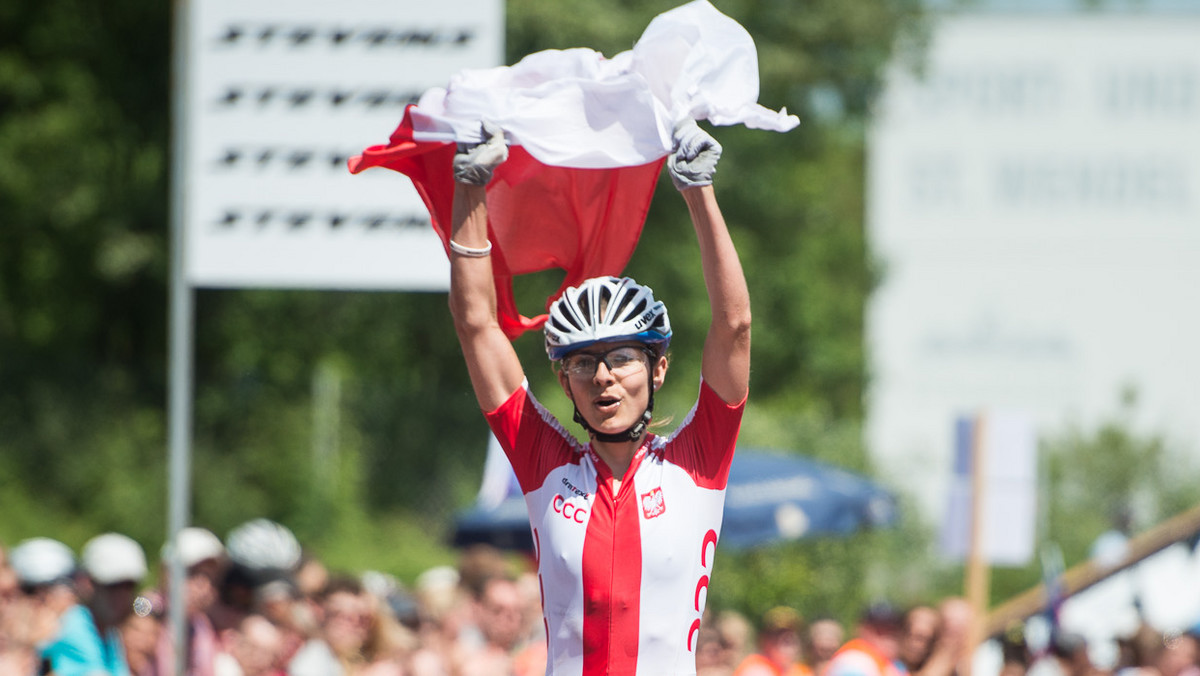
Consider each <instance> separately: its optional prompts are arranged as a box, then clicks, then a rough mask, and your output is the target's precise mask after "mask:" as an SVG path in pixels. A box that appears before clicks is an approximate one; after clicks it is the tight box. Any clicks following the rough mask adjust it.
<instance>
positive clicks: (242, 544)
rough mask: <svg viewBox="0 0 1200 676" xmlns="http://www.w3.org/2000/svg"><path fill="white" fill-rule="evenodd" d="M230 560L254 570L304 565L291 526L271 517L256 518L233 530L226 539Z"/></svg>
mask: <svg viewBox="0 0 1200 676" xmlns="http://www.w3.org/2000/svg"><path fill="white" fill-rule="evenodd" d="M225 550H226V552H228V554H229V558H230V560H232V561H233V562H234V563H236V564H238V565H241V566H244V567H246V568H249V569H251V570H258V571H264V570H284V571H291V570H295V569H296V567H297V566H298V565H300V543H299V541H297V540H296V536H295V535H294V534H292V531H290V530H288V528H287V526H284V525H283V524H279V523H275V522H274V521H271V520H270V519H254V520H253V521H247V522H246V523H243V524H242V525H240V526H238V527H237V528H234V529H233V530H232V531H230V533H229V536H228V537H226V538H225Z"/></svg>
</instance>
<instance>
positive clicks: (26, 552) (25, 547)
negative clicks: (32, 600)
mask: <svg viewBox="0 0 1200 676" xmlns="http://www.w3.org/2000/svg"><path fill="white" fill-rule="evenodd" d="M8 558H9V565H11V566H12V569H13V572H15V573H16V575H17V581H18V582H19V583H20V584H21V585H22V586H25V587H42V586H49V585H52V584H57V583H63V582H69V581H70V580H71V576H73V575H74V574H75V565H76V564H75V553H74V552H72V551H71V548H70V547H68V546H66V545H65V544H63V543H61V542H59V541H58V540H51V539H50V538H31V539H29V540H25V541H24V542H21V543H20V544H18V545H17V546H16V547H13V548H12V551H11V552H9V555H8Z"/></svg>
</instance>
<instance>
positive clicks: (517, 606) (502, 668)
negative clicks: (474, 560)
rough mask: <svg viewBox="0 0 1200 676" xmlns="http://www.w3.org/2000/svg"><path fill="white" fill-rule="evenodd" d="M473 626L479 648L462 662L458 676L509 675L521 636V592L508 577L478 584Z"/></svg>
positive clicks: (522, 625) (522, 631) (522, 623)
mask: <svg viewBox="0 0 1200 676" xmlns="http://www.w3.org/2000/svg"><path fill="white" fill-rule="evenodd" d="M474 608H475V617H476V626H477V627H478V628H479V631H480V632H481V634H482V637H483V645H482V646H479V647H478V648H476V649H475V650H472V651H470V652H469V653H468V654H467V655H466V656H465V657H464V658H463V662H462V665H461V669H460V673H461V674H462V676H493V675H498V676H503V675H505V674H511V673H513V656H514V654H515V653H516V650H517V648H518V645H519V644H520V641H521V638H522V636H523V633H524V628H525V626H524V625H525V623H524V617H523V612H522V611H523V610H524V608H523V606H522V603H521V592H520V590H519V589H518V588H517V585H516V583H515V582H513V581H512V580H511V579H509V578H508V577H493V578H491V579H490V580H488V581H487V582H484V583H482V588H481V589H480V593H479V596H478V598H477V599H476V601H475V604H474Z"/></svg>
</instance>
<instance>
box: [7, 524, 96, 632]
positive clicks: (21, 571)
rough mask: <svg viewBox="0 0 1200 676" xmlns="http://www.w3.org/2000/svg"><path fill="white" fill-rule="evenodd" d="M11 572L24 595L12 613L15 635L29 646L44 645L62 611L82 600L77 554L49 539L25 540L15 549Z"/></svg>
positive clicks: (56, 628)
mask: <svg viewBox="0 0 1200 676" xmlns="http://www.w3.org/2000/svg"><path fill="white" fill-rule="evenodd" d="M12 571H13V574H14V577H15V581H16V582H17V584H18V585H19V590H20V592H21V595H22V599H21V602H19V603H18V607H19V608H20V610H14V614H13V622H14V624H15V625H18V626H15V627H14V629H15V630H16V632H17V633H16V634H15V635H16V636H19V637H20V640H21V642H22V643H25V644H26V645H29V646H37V645H41V644H43V643H45V642H46V641H49V640H50V639H51V638H53V637H54V635H55V634H56V633H57V632H58V624H59V619H60V618H61V617H62V615H63V613H65V612H66V611H67V610H68V609H69V608H71V607H72V606H74V605H75V604H76V603H78V602H79V597H78V596H77V595H76V592H75V573H76V562H75V553H74V552H72V551H71V548H70V547H67V546H66V545H64V544H63V543H61V542H59V541H57V540H51V539H50V538H33V539H30V540H25V541H24V542H21V543H20V544H18V545H17V546H16V547H14V548H13V550H12ZM18 618H19V619H18Z"/></svg>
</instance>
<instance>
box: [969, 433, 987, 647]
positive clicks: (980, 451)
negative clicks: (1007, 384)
mask: <svg viewBox="0 0 1200 676" xmlns="http://www.w3.org/2000/svg"><path fill="white" fill-rule="evenodd" d="M987 424H988V419H987V416H986V415H985V414H983V413H980V414H979V415H977V416H975V429H974V434H972V435H971V540H970V543H969V545H968V547H969V549H968V550H967V571H966V573H967V574H966V578H967V579H966V587H967V589H966V593H967V601H968V602H969V603H970V604H971V609H972V611H973V612H972V619H971V637H970V648H969V650H968V651H967V654H968V655H974V654H975V650H976V649H977V648H978V647H979V644H980V643H981V642H982V641H983V640H984V639H985V638H986V636H984V635H983V626H984V623H985V621H986V620H987V610H988V596H989V587H990V582H991V567H990V565H989V563H988V557H987V552H986V551H985V548H986V544H985V543H986V542H987V533H986V532H984V523H985V511H986V510H987V490H988V476H987V443H986V442H985V441H984V439H985V436H984V435H985V434H986V431H987Z"/></svg>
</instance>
